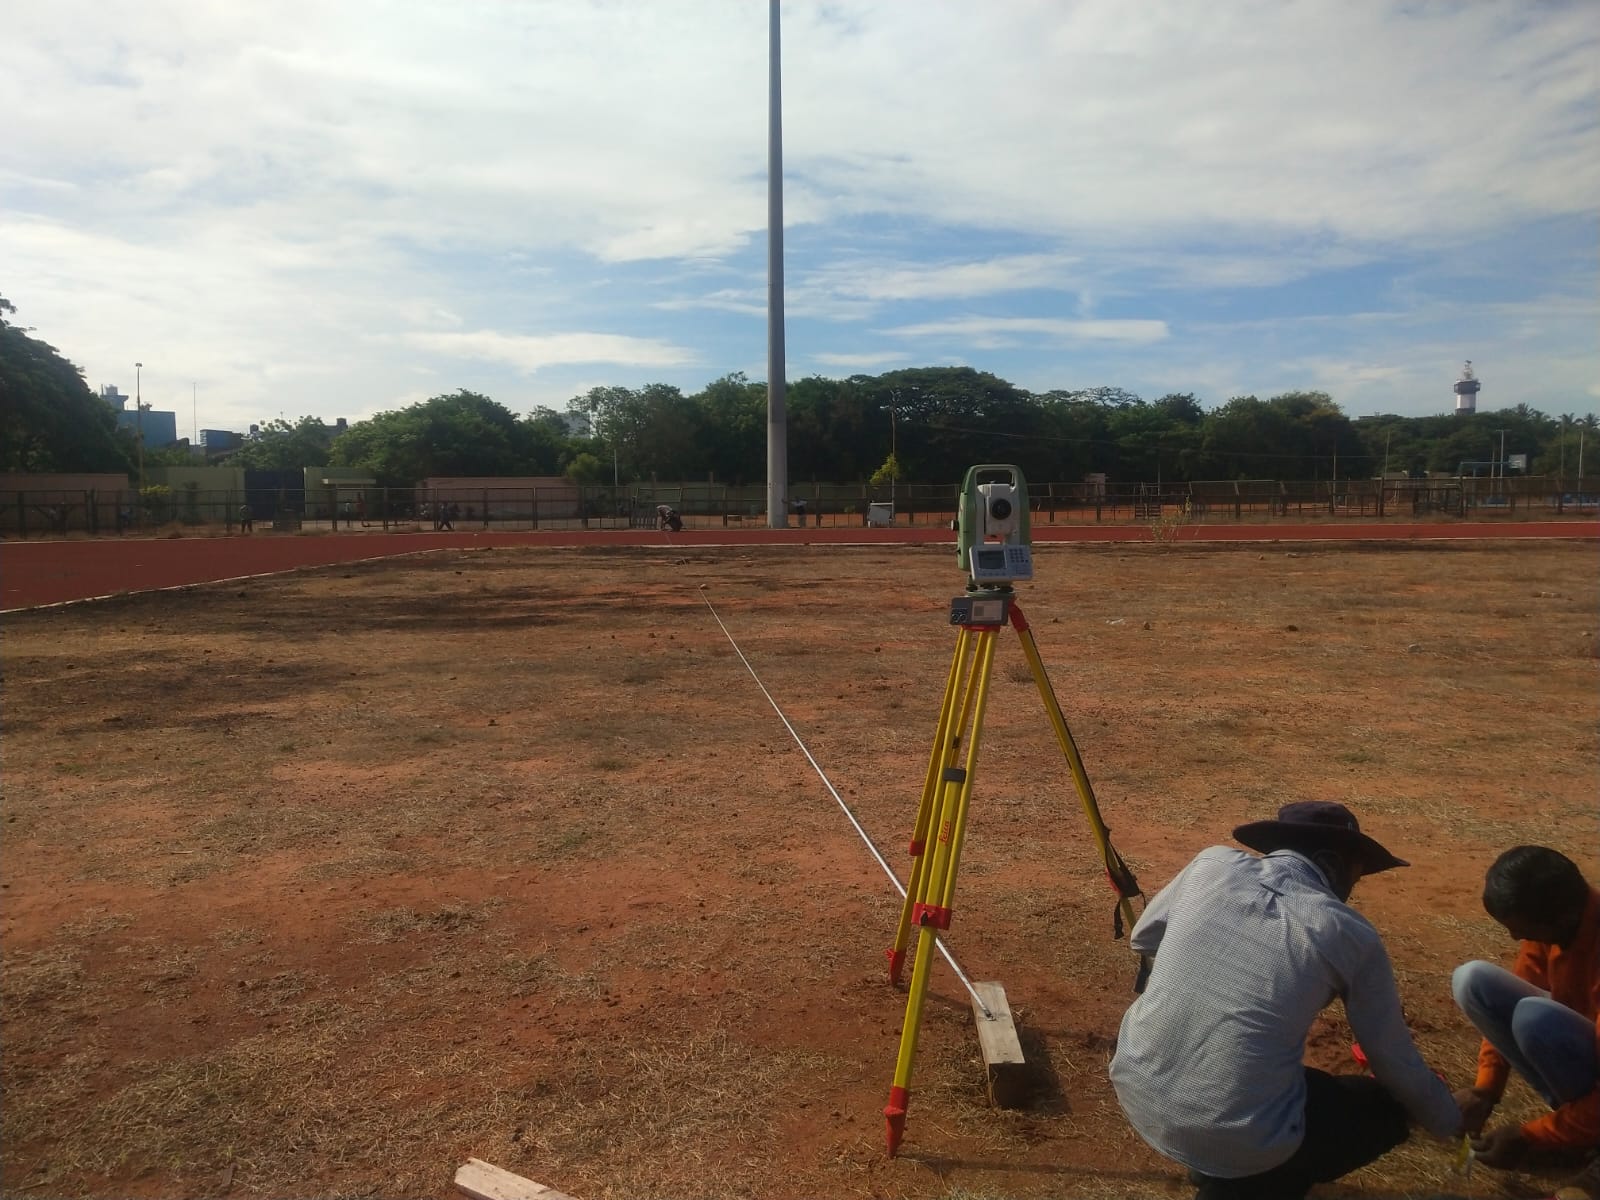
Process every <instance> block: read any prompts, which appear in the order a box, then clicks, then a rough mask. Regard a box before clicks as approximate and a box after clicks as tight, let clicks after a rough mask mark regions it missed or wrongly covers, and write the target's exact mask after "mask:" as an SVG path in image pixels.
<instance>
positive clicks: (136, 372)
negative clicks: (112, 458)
mask: <svg viewBox="0 0 1600 1200" xmlns="http://www.w3.org/2000/svg"><path fill="white" fill-rule="evenodd" d="M143 381H144V364H143V363H142V362H136V363H134V364H133V424H134V435H133V440H134V442H135V444H136V445H137V446H138V447H139V503H138V505H137V507H136V508H135V511H136V512H137V513H138V514H139V528H141V529H143V528H144V382H143Z"/></svg>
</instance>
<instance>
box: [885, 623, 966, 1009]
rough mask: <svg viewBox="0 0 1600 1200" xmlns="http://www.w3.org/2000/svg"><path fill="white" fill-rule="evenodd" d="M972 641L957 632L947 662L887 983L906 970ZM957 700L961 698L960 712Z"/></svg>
mask: <svg viewBox="0 0 1600 1200" xmlns="http://www.w3.org/2000/svg"><path fill="white" fill-rule="evenodd" d="M971 638H972V634H971V631H970V630H967V629H965V628H963V629H962V630H961V631H960V632H959V634H958V635H957V637H956V649H955V654H954V655H953V656H952V657H951V660H950V672H949V674H948V675H947V676H946V677H945V685H944V700H943V702H942V703H941V705H940V707H939V727H938V730H937V732H936V733H935V734H934V738H933V751H932V753H931V754H929V756H928V770H927V774H926V775H925V776H924V778H923V781H922V801H921V803H920V804H919V805H918V806H917V824H916V828H915V829H914V830H913V832H912V834H911V858H912V864H911V878H910V879H908V880H907V881H906V894H905V898H904V900H903V901H902V903H901V905H900V923H899V924H898V925H897V926H896V928H895V934H894V945H893V946H892V947H891V948H890V949H889V950H888V951H887V954H888V957H889V982H890V983H899V982H900V972H901V969H902V968H903V967H904V966H905V961H906V946H907V944H908V943H909V942H910V940H911V909H912V906H913V905H915V904H916V902H917V901H918V900H919V899H921V898H922V892H923V882H924V880H925V878H926V876H927V867H928V862H929V856H928V855H927V853H926V850H927V844H928V830H929V829H930V828H931V827H932V825H933V817H934V812H935V809H936V807H937V805H938V801H939V789H940V784H939V780H940V775H941V773H942V772H943V771H944V769H945V767H947V766H949V765H950V763H951V762H952V761H953V760H954V758H955V754H956V747H957V746H958V745H959V744H960V741H961V736H960V731H961V726H962V724H964V723H965V719H966V712H967V706H968V704H969V703H970V699H969V697H970V694H971V679H970V676H969V675H968V674H967V670H966V667H967V655H968V649H969V646H970V643H971ZM958 696H959V697H961V706H960V708H959V709H958V708H957V697H958ZM958 712H959V713H960V714H961V721H960V723H958V722H957V713H958Z"/></svg>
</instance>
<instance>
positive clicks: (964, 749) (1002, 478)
mask: <svg viewBox="0 0 1600 1200" xmlns="http://www.w3.org/2000/svg"><path fill="white" fill-rule="evenodd" d="M956 526H957V529H958V535H957V541H956V557H957V559H958V561H959V562H960V564H961V568H962V570H963V571H965V572H966V575H967V588H966V592H965V593H964V594H963V595H960V596H957V597H955V598H954V599H953V600H951V601H950V624H952V625H954V626H955V627H956V629H957V631H958V632H957V634H956V647H955V654H954V657H953V658H952V659H951V662H950V672H949V675H948V676H947V678H946V680H945V688H944V702H943V704H942V705H941V706H940V709H939V724H938V729H937V732H936V733H935V735H934V741H933V752H932V754H930V755H929V758H928V770H927V774H926V776H925V778H924V780H923V785H922V803H921V804H920V806H919V807H918V809H917V822H916V827H915V831H914V832H913V833H912V835H911V855H912V858H913V859H914V860H915V861H914V864H913V868H912V873H911V880H910V883H909V885H908V886H907V888H906V895H905V902H904V904H903V906H902V907H901V910H900V924H899V926H898V928H897V929H896V930H895V940H894V946H893V947H892V948H891V949H890V950H889V952H888V953H889V978H890V981H891V982H893V983H899V982H900V975H901V971H902V969H903V967H904V966H905V959H906V948H907V945H908V943H909V942H910V937H911V930H912V928H913V927H915V928H916V930H917V953H916V959H915V964H914V966H913V967H912V971H911V983H910V986H909V988H908V990H907V994H906V1013H905V1021H904V1023H903V1025H902V1026H901V1032H900V1054H899V1058H898V1059H897V1060H896V1062H895V1071H894V1084H893V1086H892V1087H890V1089H889V1103H888V1104H887V1105H886V1106H885V1108H884V1110H883V1115H884V1118H885V1121H886V1132H887V1136H888V1143H889V1153H890V1155H893V1154H894V1153H895V1152H896V1151H897V1150H898V1149H899V1146H900V1140H901V1137H902V1136H903V1135H904V1133H905V1124H906V1109H907V1106H908V1105H909V1103H910V1100H911V1067H912V1062H913V1060H914V1059H915V1057H916V1052H917V1031H918V1027H919V1025H920V1024H921V1021H922V1006H923V999H924V997H925V995H926V993H927V987H928V974H929V972H930V970H931V969H932V966H933V957H934V948H935V942H936V940H937V938H938V937H939V932H940V931H941V930H945V929H948V928H950V914H951V909H952V907H953V904H954V900H955V888H956V869H957V867H958V866H959V864H960V861H961V845H962V840H963V838H964V836H965V833H966V825H967V811H968V807H969V805H970V803H971V800H972V786H973V780H974V778H975V777H976V775H977V769H978V748H979V743H980V741H981V740H982V732H983V714H984V709H985V707H986V706H987V704H988V700H989V681H990V676H991V673H992V670H993V666H994V647H995V634H996V633H997V632H998V631H999V630H1000V629H1001V628H1002V627H1003V626H1005V625H1007V624H1009V625H1010V626H1011V627H1012V628H1013V629H1015V630H1016V631H1017V636H1018V638H1019V639H1020V640H1021V643H1022V653H1023V655H1024V656H1025V657H1026V658H1027V660H1028V669H1029V670H1030V671H1031V672H1032V674H1033V680H1034V683H1035V684H1036V685H1037V686H1038V689H1039V697H1040V699H1041V700H1043V701H1044V707H1045V712H1046V714H1047V715H1048V716H1049V718H1050V724H1051V726H1052V727H1053V729H1054V730H1055V735H1056V740H1057V742H1059V743H1060V746H1061V752H1062V753H1063V754H1064V755H1065V756H1066V759H1067V763H1068V764H1069V766H1070V767H1071V770H1072V779H1073V783H1074V785H1075V786H1076V788H1077V792H1078V799H1079V800H1080V801H1081V803H1082V806H1083V812H1084V815H1085V816H1086V817H1087V818H1088V821H1089V828H1090V830H1091V831H1092V832H1093V834H1094V838H1095V843H1096V845H1097V847H1098V849H1099V852H1100V857H1101V860H1102V861H1103V862H1104V864H1105V869H1106V877H1107V879H1108V880H1109V881H1110V883H1111V886H1112V888H1113V890H1114V891H1115V892H1116V894H1117V901H1116V912H1115V915H1114V917H1113V930H1114V933H1115V935H1116V936H1117V937H1121V936H1122V934H1123V932H1124V930H1126V929H1131V928H1132V927H1133V923H1134V912H1133V898H1134V897H1135V896H1138V895H1140V891H1139V883H1138V880H1136V879H1135V878H1134V876H1133V872H1132V871H1130V870H1129V869H1128V866H1127V864H1126V863H1124V862H1123V861H1122V857H1121V855H1119V854H1118V853H1117V851H1116V850H1115V848H1114V847H1113V846H1112V845H1111V835H1110V831H1109V830H1108V829H1107V828H1106V824H1105V821H1104V820H1102V819H1101V816H1100V809H1099V806H1098V805H1097V804H1096V803H1095V798H1094V790H1093V788H1092V787H1091V786H1090V784H1089V776H1088V773H1087V772H1086V771H1085V770H1084V767H1083V760H1082V759H1081V758H1080V757H1079V755H1078V748H1077V745H1076V744H1075V743H1074V742H1073V740H1072V732H1071V730H1069V729H1068V728H1067V721H1066V718H1065V717H1064V716H1063V715H1062V712H1061V705H1060V704H1059V703H1058V702H1057V700H1056V695H1055V691H1054V689H1053V688H1052V687H1051V686H1050V679H1049V676H1048V675H1047V674H1046V673H1045V669H1044V663H1043V661H1042V660H1041V659H1040V657H1039V649H1038V646H1037V645H1036V644H1035V642H1034V639H1033V633H1032V631H1031V630H1030V629H1029V628H1028V622H1027V620H1026V618H1025V617H1024V616H1023V614H1022V609H1021V608H1020V607H1019V606H1018V605H1017V603H1016V595H1015V592H1014V591H1013V590H1012V587H1011V585H1012V584H1013V583H1014V582H1016V581H1018V580H1024V579H1032V578H1033V550H1032V545H1031V539H1030V527H1029V519H1028V493H1027V485H1026V483H1025V482H1024V481H1023V478H1022V472H1021V471H1019V470H1018V469H1017V468H1016V467H1014V466H1008V465H1003V464H985V465H982V466H976V467H973V468H971V469H970V470H968V472H967V475H966V479H965V480H964V481H963V483H962V487H961V497H960V502H959V508H958V512H957V519H956ZM930 840H931V842H932V849H931V851H930V849H929V843H930ZM1148 970H1149V964H1148V963H1145V962H1142V961H1141V963H1140V967H1139V973H1138V977H1137V978H1136V980H1135V983H1134V990H1135V991H1138V990H1141V989H1142V988H1143V986H1144V977H1145V975H1146V974H1147V973H1148ZM979 986H980V987H984V986H988V987H991V988H992V989H993V991H992V992H991V993H990V995H992V996H998V997H999V999H1000V1001H1001V1004H1000V1007H1001V1008H1002V1009H1004V1003H1003V998H1004V993H1003V991H1001V990H1000V989H999V988H998V986H997V985H979ZM973 995H974V999H975V1000H976V1001H977V1004H978V1005H979V1006H981V1011H979V1012H978V1014H977V1015H978V1018H979V1020H980V1021H983V1020H985V1019H989V1020H995V1019H997V1014H996V1013H994V1012H992V1011H990V1006H989V1005H987V1004H985V1002H984V1001H983V1000H981V999H979V994H978V992H977V991H974V993H973ZM999 1015H1000V1016H1003V1018H1004V1019H1006V1020H1009V1012H1008V1011H1004V1012H1002V1013H1001V1014H999ZM980 1032H981V1031H980ZM985 1044H986V1046H987V1045H988V1042H987V1041H986V1043H985ZM986 1058H987V1054H986Z"/></svg>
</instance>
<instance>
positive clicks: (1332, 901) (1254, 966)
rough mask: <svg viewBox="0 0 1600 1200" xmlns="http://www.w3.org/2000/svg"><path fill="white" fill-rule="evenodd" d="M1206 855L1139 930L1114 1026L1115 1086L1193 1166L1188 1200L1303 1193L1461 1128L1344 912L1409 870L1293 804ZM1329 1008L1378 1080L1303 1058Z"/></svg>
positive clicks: (1154, 1142)
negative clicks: (1137, 974) (1415, 1132)
mask: <svg viewBox="0 0 1600 1200" xmlns="http://www.w3.org/2000/svg"><path fill="white" fill-rule="evenodd" d="M1233 836H1234V837H1235V838H1236V839H1237V840H1238V841H1239V842H1241V843H1243V844H1244V845H1246V846H1248V847H1250V849H1252V850H1257V851H1260V852H1261V855H1262V856H1261V857H1259V858H1258V857H1256V856H1254V855H1250V854H1245V853H1243V852H1242V851H1239V850H1234V849H1231V848H1230V847H1227V846H1213V847H1211V848H1210V849H1207V850H1202V851H1201V852H1200V854H1198V855H1197V856H1196V857H1195V858H1194V860H1193V861H1192V862H1190V863H1189V865H1188V866H1186V867H1185V868H1184V869H1183V870H1182V871H1181V872H1180V873H1179V874H1178V876H1177V878H1175V879H1174V880H1173V881H1172V882H1171V883H1170V884H1168V885H1167V886H1166V887H1165V888H1164V889H1162V891H1161V892H1160V894H1159V895H1157V896H1156V897H1155V898H1154V899H1153V900H1151V901H1150V904H1149V906H1148V907H1147V908H1146V909H1145V911H1144V914H1143V915H1142V916H1141V917H1140V919H1139V923H1138V925H1137V926H1135V927H1134V931H1133V939H1132V946H1133V949H1134V950H1136V951H1137V952H1138V953H1140V954H1142V955H1147V956H1154V958H1155V963H1154V966H1153V967H1152V969H1151V972H1150V978H1149V982H1148V984H1147V985H1146V987H1145V990H1144V992H1143V994H1142V995H1140V996H1139V998H1138V999H1137V1000H1135V1001H1134V1003H1133V1005H1132V1007H1130V1008H1129V1009H1128V1012H1127V1014H1126V1015H1125V1016H1124V1018H1123V1021H1122V1029H1121V1032H1120V1034H1119V1035H1118V1038H1117V1051H1116V1054H1115V1056H1114V1057H1113V1058H1112V1060H1111V1082H1112V1086H1113V1087H1115V1089H1116V1092H1117V1099H1118V1100H1119V1101H1120V1102H1121V1105H1122V1109H1123V1111H1124V1112H1125V1113H1126V1114H1127V1116H1128V1120H1129V1121H1131V1122H1132V1124H1133V1127H1134V1128H1135V1129H1136V1130H1137V1131H1138V1132H1139V1135H1140V1136H1141V1137H1143V1138H1144V1140H1145V1141H1147V1142H1148V1143H1149V1144H1150V1145H1151V1146H1152V1147H1154V1148H1155V1149H1156V1150H1158V1151H1160V1152H1161V1153H1162V1154H1164V1155H1166V1157H1168V1158H1170V1159H1173V1160H1175V1161H1176V1162H1179V1163H1181V1164H1182V1165H1184V1166H1185V1167H1188V1168H1189V1178H1190V1181H1191V1182H1193V1183H1195V1184H1196V1185H1197V1186H1198V1190H1197V1191H1196V1193H1195V1196H1196V1200H1299V1198H1300V1197H1303V1196H1305V1194H1306V1193H1307V1192H1308V1191H1309V1190H1310V1189H1311V1187H1312V1185H1313V1184H1316V1183H1325V1182H1328V1181H1329V1180H1333V1179H1337V1178H1339V1177H1340V1176H1341V1175H1344V1174H1346V1173H1348V1172H1350V1171H1353V1170H1355V1169H1356V1168H1357V1167H1361V1166H1365V1165H1366V1164H1367V1163H1370V1162H1372V1161H1373V1160H1374V1159H1376V1158H1378V1157H1379V1156H1380V1155H1383V1154H1385V1153H1387V1152H1388V1151H1389V1150H1391V1149H1393V1148H1394V1147H1395V1146H1397V1145H1399V1144H1400V1143H1401V1142H1403V1141H1405V1140H1406V1138H1407V1136H1408V1135H1409V1133H1410V1127H1411V1125H1412V1124H1416V1125H1419V1126H1421V1127H1422V1128H1423V1129H1425V1130H1427V1131H1428V1132H1429V1133H1431V1134H1433V1135H1434V1136H1436V1137H1440V1138H1452V1137H1459V1136H1460V1135H1461V1111H1460V1108H1459V1107H1458V1106H1457V1104H1456V1101H1455V1098H1454V1097H1453V1096H1452V1095H1451V1093H1450V1089H1449V1088H1448V1087H1446V1086H1445V1084H1444V1081H1443V1080H1442V1079H1440V1078H1439V1077H1438V1076H1437V1075H1435V1074H1434V1073H1433V1072H1432V1071H1430V1070H1429V1069H1428V1068H1427V1066H1426V1065H1425V1064H1424V1063H1423V1061H1422V1058H1421V1056H1420V1055H1418V1053H1417V1049H1416V1046H1415V1045H1414V1044H1413V1043H1412V1041H1411V1033H1410V1031H1409V1030H1408V1029H1407V1028H1406V1025H1405V1021H1404V1019H1403V1017H1402V1016H1401V1012H1400V997H1399V994H1398V992H1397V991H1396V990H1395V982H1394V970H1393V968H1392V967H1391V966H1390V964H1389V955H1388V952H1387V951H1385V949H1384V947H1383V940H1382V939H1381V938H1380V937H1379V936H1378V931H1377V930H1376V929H1374V928H1373V926H1372V924H1371V923H1370V922H1369V921H1368V920H1367V919H1366V918H1365V917H1363V916H1361V915H1360V914H1359V913H1357V912H1356V911H1355V910H1354V909H1352V908H1350V907H1349V906H1348V905H1347V904H1346V903H1345V901H1346V900H1348V899H1349V898H1350V891H1351V889H1352V888H1354V887H1355V885H1356V881H1357V880H1359V879H1360V878H1361V877H1362V876H1364V875H1373V874H1376V873H1377V872H1379V871H1387V870H1389V869H1390V868H1391V867H1403V866H1407V865H1408V864H1407V863H1406V862H1405V861H1404V860H1403V859H1399V858H1396V857H1395V856H1394V855H1393V854H1391V853H1389V851H1387V850H1385V849H1384V848H1383V846H1381V845H1380V844H1379V843H1378V842H1377V841H1375V840H1374V839H1373V838H1371V837H1368V836H1367V835H1366V834H1364V833H1362V832H1361V828H1360V825H1359V823H1358V822H1357V821H1356V818H1355V816H1354V815H1353V814H1352V813H1351V812H1350V810H1349V809H1347V808H1345V807H1344V805H1342V804H1332V803H1325V802H1321V801H1305V802H1301V803H1296V804H1287V805H1285V806H1284V807H1283V808H1282V809H1280V810H1279V812H1278V817H1277V819H1276V820H1273V821H1255V822H1252V823H1251V824H1248V825H1241V826H1240V827H1239V828H1237V829H1235V830H1234V831H1233ZM1335 997H1338V998H1340V999H1342V1000H1343V1001H1344V1009H1345V1015H1346V1017H1347V1018H1348V1019H1349V1022H1350V1027H1351V1030H1352V1031H1353V1032H1354V1034H1355V1036H1356V1039H1357V1041H1359V1043H1360V1044H1361V1047H1362V1049H1363V1051H1364V1052H1365V1054H1366V1058H1367V1061H1368V1063H1369V1064H1370V1067H1371V1070H1372V1075H1371V1076H1367V1075H1330V1074H1328V1073H1327V1072H1325V1071H1319V1070H1317V1069H1316V1068H1314V1067H1308V1066H1306V1065H1305V1064H1304V1062H1303V1061H1302V1059H1303V1057H1304V1054H1305V1044H1306V1035H1307V1033H1308V1032H1309V1030H1310V1028H1311V1023H1312V1021H1313V1020H1314V1019H1315V1018H1316V1016H1317V1014H1318V1013H1320V1012H1321V1011H1322V1010H1323V1009H1324V1008H1326V1007H1327V1006H1328V1004H1329V1003H1331V1002H1332V1001H1333V999H1334V998H1335Z"/></svg>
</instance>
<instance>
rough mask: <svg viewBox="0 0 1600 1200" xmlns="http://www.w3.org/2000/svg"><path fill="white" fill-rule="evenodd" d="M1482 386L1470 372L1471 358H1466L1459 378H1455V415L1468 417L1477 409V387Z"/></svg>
mask: <svg viewBox="0 0 1600 1200" xmlns="http://www.w3.org/2000/svg"><path fill="white" fill-rule="evenodd" d="M1482 386H1483V384H1481V383H1479V382H1478V377H1477V376H1476V375H1474V374H1473V373H1472V360H1471V359H1470V358H1469V359H1467V365H1466V366H1464V367H1462V368H1461V378H1460V379H1458V380H1456V388H1455V391H1456V416H1458V417H1469V416H1471V415H1472V414H1473V413H1475V412H1477V411H1478V389H1479V388H1481V387H1482Z"/></svg>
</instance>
